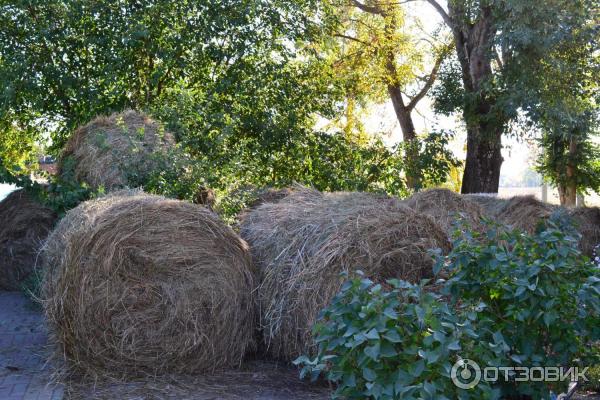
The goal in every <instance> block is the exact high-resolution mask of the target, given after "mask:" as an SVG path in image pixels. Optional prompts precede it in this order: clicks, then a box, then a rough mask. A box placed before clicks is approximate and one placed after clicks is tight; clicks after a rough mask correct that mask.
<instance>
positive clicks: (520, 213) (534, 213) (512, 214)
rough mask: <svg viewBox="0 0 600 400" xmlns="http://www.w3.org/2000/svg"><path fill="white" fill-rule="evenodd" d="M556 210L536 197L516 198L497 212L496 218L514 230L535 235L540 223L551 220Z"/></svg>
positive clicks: (507, 201) (507, 202) (512, 198)
mask: <svg viewBox="0 0 600 400" xmlns="http://www.w3.org/2000/svg"><path fill="white" fill-rule="evenodd" d="M554 209H555V207H553V206H551V205H550V204H546V203H543V202H541V201H539V200H538V199H536V198H535V196H531V195H529V196H514V197H511V198H510V199H508V200H506V202H505V203H504V204H503V205H502V207H501V208H500V209H499V210H497V211H496V215H495V217H496V218H498V220H500V221H501V222H502V223H504V224H506V225H510V226H512V227H513V228H518V229H521V230H523V231H525V232H528V233H534V232H535V230H536V227H537V226H538V224H539V223H540V221H544V220H546V219H548V218H550V216H551V215H552V212H553V211H554Z"/></svg>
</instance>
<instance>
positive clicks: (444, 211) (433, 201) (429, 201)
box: [406, 188, 483, 237]
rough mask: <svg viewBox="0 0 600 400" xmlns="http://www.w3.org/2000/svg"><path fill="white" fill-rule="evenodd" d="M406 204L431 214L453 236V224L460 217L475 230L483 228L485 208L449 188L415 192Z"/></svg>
mask: <svg viewBox="0 0 600 400" xmlns="http://www.w3.org/2000/svg"><path fill="white" fill-rule="evenodd" d="M406 205H407V206H408V207H410V208H412V209H413V210H415V211H417V212H420V213H423V214H427V215H429V216H431V217H432V218H433V219H434V220H435V222H437V223H438V224H439V225H440V226H441V227H442V228H443V229H444V230H445V231H446V233H447V234H448V236H449V237H451V236H452V234H453V232H454V230H455V227H454V226H453V225H454V223H455V221H456V220H457V219H458V218H463V219H464V220H465V221H466V222H467V223H468V224H469V225H470V226H471V227H472V228H474V229H475V230H481V229H482V227H481V218H482V217H483V210H482V209H481V207H480V206H479V204H477V203H476V202H474V201H471V200H470V199H468V198H466V197H463V196H461V195H460V194H458V193H455V192H453V191H451V190H448V189H442V188H438V189H428V190H423V191H421V192H417V193H415V194H413V195H412V196H411V197H410V198H409V199H408V200H407V201H406Z"/></svg>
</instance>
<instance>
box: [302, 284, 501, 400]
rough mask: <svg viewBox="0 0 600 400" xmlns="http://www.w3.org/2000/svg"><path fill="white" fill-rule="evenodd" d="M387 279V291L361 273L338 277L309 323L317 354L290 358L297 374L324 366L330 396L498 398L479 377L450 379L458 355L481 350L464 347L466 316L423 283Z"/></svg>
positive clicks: (314, 373)
mask: <svg viewBox="0 0 600 400" xmlns="http://www.w3.org/2000/svg"><path fill="white" fill-rule="evenodd" d="M388 283H389V285H390V286H391V287H392V289H391V290H385V289H384V288H383V287H382V286H381V285H379V284H374V283H373V282H372V281H370V280H369V279H366V278H363V279H353V280H350V281H349V282H347V283H346V284H344V286H343V287H342V290H341V293H339V294H338V295H337V296H336V297H335V298H334V299H333V301H332V303H331V305H330V306H329V307H327V308H326V309H325V310H324V311H323V313H322V315H321V318H320V322H319V323H318V324H317V325H316V327H315V334H316V341H317V343H318V355H317V357H316V358H314V359H309V358H308V357H305V356H303V357H299V358H298V359H297V360H296V361H295V363H296V364H297V365H302V366H303V368H302V371H301V377H304V376H306V375H310V376H311V377H312V378H313V379H316V377H318V376H319V375H320V374H321V373H325V377H326V378H327V379H328V380H330V381H333V382H336V383H337V385H338V386H337V390H336V391H335V393H334V397H335V398H349V399H364V398H372V399H381V400H384V399H438V400H443V399H455V398H461V399H482V398H488V399H491V398H497V393H496V392H494V391H493V390H492V388H491V387H490V386H489V385H487V384H485V383H482V384H480V385H478V386H477V387H476V388H474V389H472V390H464V389H459V388H457V387H456V386H455V385H454V384H453V383H452V380H451V379H450V373H451V369H452V365H453V364H454V363H455V362H456V361H457V359H458V354H462V355H463V356H466V355H468V354H470V353H477V352H478V353H483V352H485V351H486V349H485V348H479V347H480V346H479V345H476V344H475V345H474V346H471V347H470V348H467V347H464V346H463V343H465V342H467V343H470V344H472V343H473V339H474V338H476V333H475V331H474V329H473V326H472V321H471V320H470V319H469V318H467V317H463V316H457V315H456V313H454V312H453V311H452V310H451V309H450V308H449V307H448V305H447V304H446V303H445V302H443V301H442V299H441V298H440V296H439V295H436V294H434V293H431V292H427V291H424V290H423V287H422V285H411V284H410V283H407V282H404V281H398V280H391V281H389V282H388ZM476 349H477V350H476Z"/></svg>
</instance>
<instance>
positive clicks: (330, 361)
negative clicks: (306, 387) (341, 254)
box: [296, 216, 600, 399]
mask: <svg viewBox="0 0 600 400" xmlns="http://www.w3.org/2000/svg"><path fill="white" fill-rule="evenodd" d="M460 228H461V229H458V230H457V232H462V233H461V234H460V235H457V237H456V239H455V240H454V248H453V250H452V251H451V252H450V253H449V254H448V255H447V256H441V255H439V254H438V255H437V260H436V273H437V272H439V271H440V270H442V269H444V270H445V271H446V274H447V276H449V278H448V279H447V280H445V281H444V280H440V281H438V289H439V293H440V294H434V293H431V292H427V291H424V290H423V289H424V287H423V284H422V285H419V286H414V285H410V284H408V283H406V282H401V281H390V282H389V285H390V286H391V290H385V288H384V287H382V286H381V285H375V284H373V282H371V281H369V280H368V279H353V280H351V281H349V282H348V283H346V284H345V285H344V287H343V289H342V291H341V293H340V294H339V295H338V296H337V297H336V298H335V299H334V300H333V302H332V303H331V304H330V305H329V306H328V307H327V308H326V309H325V310H324V311H323V312H322V315H321V317H320V320H319V322H318V323H317V325H316V327H315V337H316V341H317V343H318V345H319V348H318V354H317V356H316V357H315V358H314V359H310V358H308V357H300V358H298V359H297V360H296V363H297V364H298V365H301V366H302V367H303V368H302V372H301V374H302V376H305V375H307V374H310V375H311V377H312V378H313V379H315V378H316V377H318V376H319V375H320V374H322V373H323V374H324V375H325V377H326V378H327V379H329V380H331V381H333V382H335V383H336V384H337V390H336V392H335V397H341V396H345V397H347V398H351V399H352V398H371V399H416V398H423V399H444V398H459V399H469V398H477V399H494V398H504V399H531V398H532V399H548V398H549V397H550V394H551V392H554V393H559V392H561V391H564V389H566V384H567V382H562V383H560V384H555V383H545V382H516V381H514V380H509V381H508V382H504V381H503V379H502V378H501V379H500V380H499V381H498V382H495V383H486V382H483V381H482V382H480V383H479V385H477V386H476V387H475V388H473V389H471V390H463V389H458V388H457V387H456V386H454V384H453V383H452V381H451V379H450V367H451V366H452V365H453V364H454V363H455V362H456V361H457V360H459V359H461V358H463V359H471V360H474V361H475V362H477V363H478V364H479V366H480V367H481V368H482V369H483V368H484V367H488V366H490V367H492V366H505V367H518V366H532V367H537V366H540V367H543V366H547V367H550V366H552V367H554V366H558V367H560V366H564V367H571V366H580V367H583V366H589V365H594V364H593V363H594V362H595V361H597V359H596V360H595V358H594V354H593V353H594V352H593V351H592V350H591V348H592V346H591V343H593V342H594V341H595V340H598V337H599V333H600V269H598V268H597V267H596V266H594V265H593V264H592V262H591V261H590V260H589V259H588V258H586V257H585V256H582V255H581V253H580V252H579V250H578V249H577V242H578V239H579V238H578V237H577V234H576V233H575V232H574V230H573V229H572V228H571V227H570V226H569V225H568V223H567V222H566V221H564V220H562V218H561V217H560V216H555V217H553V218H552V219H551V220H550V221H548V223H547V224H546V225H545V226H541V227H540V228H539V230H538V231H537V232H536V233H535V234H534V235H528V234H526V233H523V232H521V231H518V230H511V229H508V228H506V227H501V226H497V225H494V224H492V223H489V222H488V230H487V232H486V233H484V234H481V233H477V232H471V231H469V230H466V229H465V228H464V227H460ZM490 385H492V386H490Z"/></svg>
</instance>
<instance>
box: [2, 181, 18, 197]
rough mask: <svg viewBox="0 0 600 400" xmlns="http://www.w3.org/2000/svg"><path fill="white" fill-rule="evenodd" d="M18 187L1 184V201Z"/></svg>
mask: <svg viewBox="0 0 600 400" xmlns="http://www.w3.org/2000/svg"><path fill="white" fill-rule="evenodd" d="M16 188H17V187H16V186H15V185H9V184H6V183H0V201H2V200H4V198H5V197H6V196H8V195H9V194H10V193H11V192H12V191H13V190H15V189H16Z"/></svg>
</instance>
